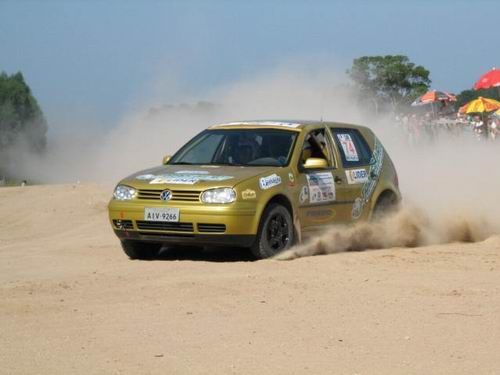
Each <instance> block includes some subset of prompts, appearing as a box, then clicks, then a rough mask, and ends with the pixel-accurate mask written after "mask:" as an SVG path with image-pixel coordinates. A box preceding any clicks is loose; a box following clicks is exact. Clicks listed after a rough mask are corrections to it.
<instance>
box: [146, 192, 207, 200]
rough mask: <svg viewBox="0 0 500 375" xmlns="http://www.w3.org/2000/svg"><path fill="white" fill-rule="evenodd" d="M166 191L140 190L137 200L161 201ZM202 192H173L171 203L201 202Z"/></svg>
mask: <svg viewBox="0 0 500 375" xmlns="http://www.w3.org/2000/svg"><path fill="white" fill-rule="evenodd" d="M164 190H166V189H161V190H160V189H140V190H139V191H138V194H137V199H148V200H155V201H159V200H160V194H161V192H162V191H164ZM200 194H201V191H199V190H172V198H170V201H177V202H179V201H181V202H199V201H200Z"/></svg>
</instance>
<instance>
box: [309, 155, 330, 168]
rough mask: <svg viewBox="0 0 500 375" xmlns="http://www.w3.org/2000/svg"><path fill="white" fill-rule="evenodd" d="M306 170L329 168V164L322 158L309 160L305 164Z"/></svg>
mask: <svg viewBox="0 0 500 375" xmlns="http://www.w3.org/2000/svg"><path fill="white" fill-rule="evenodd" d="M304 168H305V169H319V168H328V162H327V161H326V160H325V159H321V158H307V160H306V162H305V163H304Z"/></svg>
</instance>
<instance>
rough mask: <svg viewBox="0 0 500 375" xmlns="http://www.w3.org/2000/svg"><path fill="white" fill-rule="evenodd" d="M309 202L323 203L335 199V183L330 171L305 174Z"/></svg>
mask: <svg viewBox="0 0 500 375" xmlns="http://www.w3.org/2000/svg"><path fill="white" fill-rule="evenodd" d="M306 177H307V185H308V189H309V203H324V202H331V201H334V200H335V183H334V181H333V175H332V173H331V172H320V173H311V174H307V175H306Z"/></svg>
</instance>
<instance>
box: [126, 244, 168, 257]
mask: <svg viewBox="0 0 500 375" xmlns="http://www.w3.org/2000/svg"><path fill="white" fill-rule="evenodd" d="M121 244H122V249H123V252H124V253H125V254H127V255H128V257H129V258H130V259H142V260H147V259H153V258H154V257H156V256H157V255H158V253H159V252H160V249H161V245H160V244H157V243H150V242H141V241H131V240H123V241H121Z"/></svg>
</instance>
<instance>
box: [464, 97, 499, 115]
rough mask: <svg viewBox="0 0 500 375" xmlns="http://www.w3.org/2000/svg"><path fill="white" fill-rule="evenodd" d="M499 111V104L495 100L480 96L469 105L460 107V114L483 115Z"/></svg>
mask: <svg viewBox="0 0 500 375" xmlns="http://www.w3.org/2000/svg"><path fill="white" fill-rule="evenodd" d="M498 109H500V102H499V101H498V100H495V99H489V98H483V97H482V96H480V97H479V98H477V99H474V100H471V101H470V102H469V103H467V104H465V105H463V106H462V107H460V109H459V110H458V112H460V113H483V112H491V111H496V110H498Z"/></svg>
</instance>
